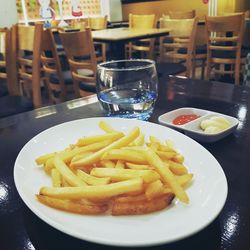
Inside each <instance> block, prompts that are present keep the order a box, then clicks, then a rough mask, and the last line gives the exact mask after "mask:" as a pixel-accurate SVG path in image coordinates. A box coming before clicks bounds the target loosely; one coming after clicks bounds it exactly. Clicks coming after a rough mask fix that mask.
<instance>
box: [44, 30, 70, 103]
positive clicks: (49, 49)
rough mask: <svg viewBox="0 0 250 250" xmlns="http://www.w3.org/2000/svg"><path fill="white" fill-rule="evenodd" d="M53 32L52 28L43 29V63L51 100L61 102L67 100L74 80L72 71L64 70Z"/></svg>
mask: <svg viewBox="0 0 250 250" xmlns="http://www.w3.org/2000/svg"><path fill="white" fill-rule="evenodd" d="M57 32H58V31H57ZM53 33H54V31H53V30H51V29H46V30H44V31H43V36H42V45H41V47H42V48H41V51H42V53H41V63H42V66H43V71H44V76H45V81H46V86H47V89H48V93H49V98H50V101H51V102H52V103H59V102H63V101H66V99H67V90H68V91H70V90H72V85H73V80H72V77H71V73H70V71H63V70H62V65H61V61H60V57H59V54H58V51H57V45H56V42H55V38H54V34H53Z"/></svg>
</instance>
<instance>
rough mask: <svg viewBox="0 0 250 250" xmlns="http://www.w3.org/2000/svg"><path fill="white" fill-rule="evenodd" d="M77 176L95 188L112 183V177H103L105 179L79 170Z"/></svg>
mask: <svg viewBox="0 0 250 250" xmlns="http://www.w3.org/2000/svg"><path fill="white" fill-rule="evenodd" d="M76 175H77V176H78V177H80V178H81V179H82V180H83V181H84V182H86V183H87V184H89V185H93V186H97V185H105V184H108V183H110V177H103V178H99V177H94V176H92V175H89V174H87V173H85V172H84V171H82V170H79V169H78V170H77V172H76Z"/></svg>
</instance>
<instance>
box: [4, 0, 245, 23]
mask: <svg viewBox="0 0 250 250" xmlns="http://www.w3.org/2000/svg"><path fill="white" fill-rule="evenodd" d="M40 2H42V1H39V0H9V1H6V0H0V3H1V9H0V27H10V26H11V25H12V24H15V23H17V22H21V23H26V24H27V23H30V22H34V21H39V20H41V13H42V8H41V5H40ZM43 2H48V4H49V8H50V9H49V11H50V12H51V16H52V19H53V18H55V19H56V20H60V19H61V18H63V19H65V20H70V19H78V18H80V17H81V18H84V17H86V18H87V17H89V16H97V15H103V14H107V15H108V19H109V21H118V22H119V21H127V20H128V14H129V13H134V14H149V13H150V14H151V13H155V14H156V15H157V17H161V16H162V15H163V14H166V13H167V12H168V11H169V10H173V11H183V10H190V9H195V10H196V13H197V15H198V16H199V17H200V18H201V19H202V18H203V17H204V15H205V14H207V13H209V8H213V9H214V10H213V11H214V13H215V12H216V13H217V14H218V15H222V14H224V13H233V12H240V11H245V10H248V9H250V1H249V0H192V1H186V0H178V1H177V0H161V1H156V0H155V1H149V0H50V1H43ZM177 3H178V4H177ZM60 5H61V7H62V9H61V16H60V8H59V6H60ZM74 6H76V7H75V8H76V9H77V8H78V12H77V11H75V12H74V11H73V8H74ZM210 11H211V10H210ZM73 12H74V13H73ZM77 15H78V16H77Z"/></svg>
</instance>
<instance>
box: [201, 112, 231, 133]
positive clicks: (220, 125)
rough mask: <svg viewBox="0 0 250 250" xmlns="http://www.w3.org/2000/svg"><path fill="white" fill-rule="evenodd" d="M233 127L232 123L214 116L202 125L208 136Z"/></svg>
mask: <svg viewBox="0 0 250 250" xmlns="http://www.w3.org/2000/svg"><path fill="white" fill-rule="evenodd" d="M230 126H231V124H230V122H229V121H228V120H227V119H225V118H224V117H222V116H212V117H210V118H208V119H206V120H203V121H202V122H201V123H200V127H201V128H202V129H203V130H204V133H206V134H216V133H220V132H222V131H223V130H226V129H227V128H229V127H230Z"/></svg>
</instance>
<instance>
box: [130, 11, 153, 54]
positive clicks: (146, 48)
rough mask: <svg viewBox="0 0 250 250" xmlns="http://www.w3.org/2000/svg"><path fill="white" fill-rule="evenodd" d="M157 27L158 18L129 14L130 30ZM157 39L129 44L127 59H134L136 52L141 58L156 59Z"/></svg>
mask: <svg viewBox="0 0 250 250" xmlns="http://www.w3.org/2000/svg"><path fill="white" fill-rule="evenodd" d="M155 27H156V16H155V15H154V14H152V15H134V14H129V28H130V29H152V28H155ZM154 43H155V39H154V38H151V39H143V40H138V41H136V42H129V43H128V45H127V46H126V50H127V51H126V52H127V53H126V57H127V58H131V57H133V56H134V55H133V54H134V53H135V52H139V53H140V57H146V58H150V59H153V58H154Z"/></svg>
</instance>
